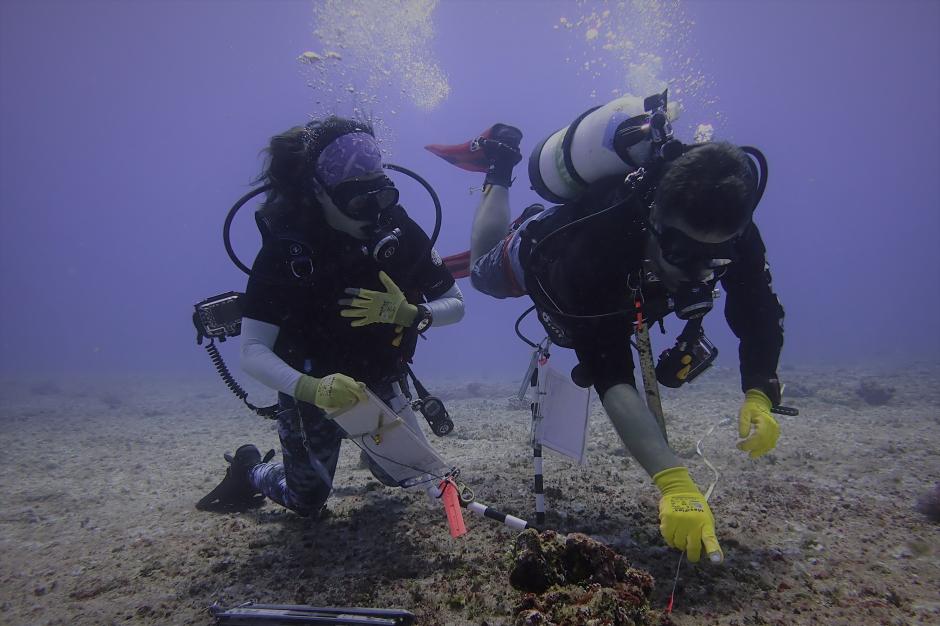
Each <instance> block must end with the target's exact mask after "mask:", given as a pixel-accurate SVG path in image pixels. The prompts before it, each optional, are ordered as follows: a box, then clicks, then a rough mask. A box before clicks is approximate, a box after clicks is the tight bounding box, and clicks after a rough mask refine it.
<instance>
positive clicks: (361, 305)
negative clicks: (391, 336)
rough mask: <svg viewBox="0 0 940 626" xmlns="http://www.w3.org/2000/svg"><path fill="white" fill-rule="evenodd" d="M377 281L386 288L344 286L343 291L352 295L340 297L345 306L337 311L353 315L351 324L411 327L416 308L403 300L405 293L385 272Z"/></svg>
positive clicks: (345, 315)
mask: <svg viewBox="0 0 940 626" xmlns="http://www.w3.org/2000/svg"><path fill="white" fill-rule="evenodd" d="M379 280H381V281H382V284H383V285H385V291H372V290H371V289H356V288H353V287H350V288H349V289H347V290H346V293H348V294H349V295H351V296H355V298H352V299H349V298H347V299H344V300H340V301H339V303H340V304H341V305H342V306H345V307H348V308H345V309H343V310H342V311H340V312H339V314H340V315H342V316H343V317H352V318H354V319H353V321H352V324H351V325H352V326H365V325H366V324H380V323H381V324H397V325H398V326H406V327H407V326H411V324H412V323H413V322H414V321H415V317H417V315H418V307H416V306H415V305H413V304H411V303H410V302H408V300H406V299H405V294H403V293H402V291H401V289H399V288H398V285H396V284H395V282H394V281H393V280H392V279H391V278H389V277H388V274H386V273H385V272H379Z"/></svg>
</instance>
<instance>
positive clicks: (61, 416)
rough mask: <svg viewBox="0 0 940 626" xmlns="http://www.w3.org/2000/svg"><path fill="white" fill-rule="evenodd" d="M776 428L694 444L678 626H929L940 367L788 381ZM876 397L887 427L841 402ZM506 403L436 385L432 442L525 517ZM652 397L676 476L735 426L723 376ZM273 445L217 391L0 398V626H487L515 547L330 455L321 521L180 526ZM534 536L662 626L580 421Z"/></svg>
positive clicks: (639, 521)
mask: <svg viewBox="0 0 940 626" xmlns="http://www.w3.org/2000/svg"><path fill="white" fill-rule="evenodd" d="M783 374H784V375H785V379H786V380H787V381H788V382H789V383H790V384H791V390H792V391H793V392H794V395H799V396H802V397H793V396H792V395H791V396H790V397H789V398H787V400H788V403H790V404H794V405H796V406H798V407H799V408H800V409H801V411H802V412H801V414H800V415H799V416H798V417H781V418H780V422H781V427H782V437H781V440H780V444H779V446H778V449H777V450H776V451H775V452H773V453H772V454H770V455H768V456H767V457H765V458H763V459H760V460H758V461H751V460H749V459H747V458H746V456H745V455H744V454H743V453H741V452H738V451H737V450H736V449H735V448H734V442H735V432H734V431H735V428H736V426H735V424H728V425H726V426H724V427H723V428H722V429H721V430H720V431H716V432H715V433H713V434H712V435H711V436H710V437H709V438H708V439H707V440H706V442H705V446H706V452H707V455H708V457H709V458H710V460H712V462H713V463H714V464H715V465H716V466H718V467H719V468H720V469H721V470H722V471H723V476H722V479H721V481H720V482H719V484H718V487H717V489H716V491H715V495H714V497H713V498H712V501H711V505H712V509H713V510H714V512H715V516H716V519H717V531H718V536H719V539H720V540H721V542H722V545H723V547H724V550H725V554H726V560H725V562H724V563H723V564H722V565H720V566H712V565H699V566H690V565H688V564H685V565H684V566H683V568H682V570H681V578H680V585H679V593H678V596H677V599H676V605H675V610H674V612H673V614H672V619H673V621H674V622H675V623H676V624H682V625H688V624H727V625H745V624H940V591H938V590H940V526H938V525H937V524H936V523H935V522H931V521H929V520H928V519H927V518H926V517H925V516H924V515H923V514H921V513H920V512H918V511H917V510H916V509H915V502H916V500H917V498H918V497H919V496H921V495H922V494H924V493H925V492H927V491H928V490H929V489H932V488H933V486H934V485H935V483H936V482H937V481H938V480H940V445H938V444H940V387H938V385H937V383H936V381H937V380H940V367H937V366H933V365H916V366H912V367H908V368H905V370H904V371H896V372H894V373H891V372H885V371H878V370H874V369H871V370H864V369H861V368H859V369H821V368H815V369H813V368H806V369H793V368H790V369H789V370H786V371H784V372H783ZM868 376H878V377H880V379H881V380H882V382H883V383H885V384H887V385H891V386H893V387H895V388H896V389H897V395H896V396H895V397H894V399H893V400H891V401H890V402H889V403H888V404H887V405H885V406H877V407H876V406H869V405H868V404H866V403H865V402H863V401H862V400H861V399H860V398H858V397H857V395H856V394H855V389H856V388H857V387H858V385H859V383H860V381H861V380H862V379H863V378H865V377H868ZM515 388H516V385H515V384H508V383H504V384H498V383H495V382H493V381H457V382H454V381H452V382H449V383H447V384H445V385H441V384H439V385H435V386H434V389H432V391H436V392H437V393H438V394H439V395H441V396H443V397H445V398H448V399H449V401H448V407H449V409H450V411H451V414H452V415H453V417H454V420H455V422H456V423H457V428H456V431H455V433H453V434H452V435H450V436H448V437H446V438H443V439H439V438H436V437H433V436H432V437H431V439H432V440H433V442H434V443H435V444H436V445H437V446H438V447H439V449H440V450H441V452H442V453H443V454H444V455H446V456H447V457H449V458H451V459H453V461H454V462H455V463H456V464H458V465H459V466H460V467H461V468H462V471H463V478H464V479H465V480H466V482H467V483H468V484H470V485H471V486H472V487H473V488H474V489H475V491H476V494H477V498H478V499H479V500H480V501H482V502H485V503H487V504H490V505H492V506H494V507H496V508H499V509H501V510H504V511H507V512H511V513H515V514H518V515H520V516H522V517H531V516H532V510H533V506H534V504H533V498H532V495H531V491H530V486H531V473H532V465H531V450H530V448H529V447H528V433H529V425H530V416H529V413H528V411H527V410H525V409H520V408H514V407H513V405H512V404H511V403H510V402H509V401H508V398H509V397H510V396H511V395H512V394H513V392H514V391H515ZM668 391H669V393H668V394H667V395H666V397H665V405H666V410H667V419H668V424H669V428H670V432H671V441H672V443H673V445H674V447H675V448H676V449H677V451H678V452H680V454H682V455H684V456H687V457H689V463H690V465H691V467H692V468H693V476H694V477H695V478H696V479H697V480H698V481H699V482H700V484H702V485H703V488H704V485H705V484H707V482H708V480H709V477H710V472H709V471H708V470H707V468H705V467H704V466H703V465H702V463H701V462H700V461H698V460H697V459H696V458H694V454H693V446H694V441H695V440H696V439H698V438H699V437H700V436H701V435H702V434H704V433H705V432H706V431H707V430H708V428H709V427H710V426H711V425H712V424H714V423H716V422H717V421H719V420H720V419H721V418H722V417H724V416H727V415H731V414H736V410H737V407H738V403H739V402H740V399H741V393H740V391H739V389H738V382H737V374H736V372H733V371H731V370H729V369H727V368H724V369H721V368H714V369H713V370H712V371H711V372H709V373H707V374H706V375H705V376H703V377H702V378H700V379H699V380H697V381H696V382H695V383H694V384H692V385H687V386H686V387H685V388H684V389H682V390H679V391H671V390H668ZM244 442H254V443H256V444H257V445H258V446H259V447H261V448H262V449H266V448H268V447H276V446H277V435H276V433H275V431H274V430H273V428H272V423H271V422H268V421H265V420H263V419H261V418H257V417H255V416H253V415H252V414H250V413H248V412H247V411H246V410H244V408H243V407H242V405H241V404H240V403H239V401H238V400H237V399H235V398H234V396H232V395H231V394H230V393H229V392H228V390H227V389H225V387H224V386H223V384H222V383H221V381H218V379H213V378H211V377H210V376H208V375H207V376H206V377H198V378H196V379H193V378H190V379H189V380H180V379H171V378H154V377H143V376H140V377H136V378H135V377H125V378H120V379H117V378H115V379H112V380H106V379H101V378H97V379H87V380H76V379H59V380H58V382H57V383H52V382H50V381H47V380H44V379H30V380H11V379H6V380H4V381H2V384H0V459H2V462H0V465H2V473H0V503H2V504H0V507H2V512H0V623H2V624H37V625H38V624H112V623H138V624H210V623H211V619H210V617H209V615H208V614H207V613H206V610H205V609H206V607H207V606H209V605H210V604H212V603H213V602H216V601H217V602H220V603H221V604H223V605H226V606H228V605H234V604H236V603H240V602H243V601H246V600H250V599H253V600H256V601H260V602H270V603H308V604H314V605H346V606H349V605H359V606H376V607H398V608H405V609H409V610H411V611H413V612H414V613H415V614H416V615H417V616H418V623H419V624H491V625H492V624H509V623H511V621H512V616H511V609H512V607H513V605H514V603H515V602H516V600H517V599H518V597H519V595H520V594H519V592H517V591H515V590H513V589H512V588H511V587H510V586H509V584H508V576H507V571H506V568H505V564H504V560H503V555H504V554H505V552H506V549H507V547H508V546H509V544H510V543H511V541H512V538H513V537H514V536H515V532H514V531H512V530H510V529H508V528H506V527H504V526H502V525H499V524H497V523H495V522H492V521H490V520H485V519H481V518H478V517H473V516H470V515H469V514H468V515H467V517H466V521H467V526H468V528H469V529H470V532H469V534H468V535H467V536H465V537H463V538H460V539H457V540H454V539H451V538H450V536H449V534H448V532H447V526H446V522H445V518H444V514H443V512H442V510H441V508H440V505H439V504H438V503H432V502H431V501H430V500H429V499H428V498H427V497H426V496H425V495H424V494H423V492H404V491H402V490H397V489H389V488H385V487H383V486H381V485H380V484H379V483H378V482H377V481H375V480H374V479H373V478H372V477H371V475H370V474H369V472H368V471H367V470H364V469H360V468H359V459H358V450H357V449H356V448H355V447H354V446H352V445H351V444H350V443H348V442H347V443H346V444H345V445H344V449H343V455H342V458H341V460H340V468H339V470H338V472H337V479H336V483H335V486H336V491H335V493H334V495H333V496H332V497H331V498H330V500H329V503H328V509H329V514H328V515H327V516H325V517H324V518H322V519H319V520H310V519H303V518H300V517H298V516H296V515H294V514H293V513H290V512H287V511H285V510H283V509H282V508H280V507H279V506H276V505H274V504H272V503H270V502H268V503H267V504H266V505H265V506H264V507H262V508H260V509H258V510H254V511H250V512H247V513H243V514H210V513H202V512H198V511H196V510H195V509H194V508H193V504H194V502H195V501H196V500H197V499H198V498H199V497H200V496H202V495H203V494H204V493H205V492H206V491H207V490H208V489H210V488H211V487H212V486H213V485H214V484H215V483H216V482H217V481H218V480H219V478H220V477H221V475H222V473H223V471H224V461H223V460H222V452H224V451H226V450H228V451H231V450H233V449H234V448H235V447H236V446H237V445H239V444H241V443H244ZM546 454H547V457H546V461H545V480H546V489H547V493H548V507H549V511H550V513H549V516H548V524H549V525H550V526H552V527H554V528H556V529H559V530H561V531H564V532H570V531H580V532H585V533H588V534H590V535H591V536H593V537H595V538H597V539H600V540H603V541H605V542H607V543H608V544H609V545H611V546H612V547H614V548H615V549H616V550H617V551H618V552H620V553H621V554H623V555H624V556H626V557H627V558H628V559H629V560H630V561H631V562H632V563H633V564H634V565H635V566H636V567H640V568H643V569H647V570H648V571H650V572H651V573H652V574H653V575H654V576H655V578H656V581H657V582H656V588H655V590H654V594H653V597H652V600H651V605H652V607H653V608H654V609H660V610H661V609H663V607H664V606H665V604H666V602H667V599H668V596H669V593H670V590H671V587H672V576H673V572H674V568H675V565H676V557H677V554H678V553H677V552H675V551H672V550H669V549H668V548H666V547H664V545H663V542H662V540H661V538H660V536H659V532H658V528H657V526H658V518H657V502H658V493H657V491H656V490H655V488H654V487H653V486H652V485H651V483H650V480H649V478H648V477H647V476H646V474H645V473H644V472H643V471H642V469H641V468H640V467H639V466H638V465H637V464H636V463H635V462H633V461H631V460H630V459H629V458H628V456H627V455H626V454H625V452H624V451H623V447H622V446H621V444H620V442H619V440H618V439H617V437H616V436H615V434H614V431H613V429H612V427H611V426H610V425H609V423H608V421H607V419H606V417H605V416H604V414H603V413H602V410H601V407H600V404H599V403H597V402H595V404H594V407H593V413H592V417H591V422H590V440H589V445H588V463H587V465H585V466H581V467H579V466H577V465H574V464H572V463H571V462H570V461H568V460H566V459H565V458H564V457H561V456H560V455H557V454H553V453H551V452H548V453H546Z"/></svg>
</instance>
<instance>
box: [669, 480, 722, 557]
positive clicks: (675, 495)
mask: <svg viewBox="0 0 940 626" xmlns="http://www.w3.org/2000/svg"><path fill="white" fill-rule="evenodd" d="M653 482H654V483H656V486H657V487H659V490H660V491H661V492H662V494H663V497H662V498H661V499H660V501H659V532H661V533H662V535H663V539H665V540H666V543H668V544H669V545H670V547H673V548H676V549H678V550H682V551H683V552H685V553H686V555H687V556H688V557H689V561H691V562H692V563H696V562H698V560H699V558H700V557H701V556H702V544H704V545H705V553H706V554H707V555H708V558H709V559H710V560H711V561H712V562H714V563H719V562H721V560H722V558H724V555H723V554H722V552H721V546H720V545H718V538H717V537H716V536H715V518H714V517H712V511H711V509H709V508H708V502H706V501H705V496H703V495H702V492H701V491H699V490H698V487H696V486H695V483H693V482H692V479H691V478H690V477H689V470H687V469H686V468H684V467H671V468H669V469H665V470H663V471H661V472H659V473H658V474H656V475H655V476H653Z"/></svg>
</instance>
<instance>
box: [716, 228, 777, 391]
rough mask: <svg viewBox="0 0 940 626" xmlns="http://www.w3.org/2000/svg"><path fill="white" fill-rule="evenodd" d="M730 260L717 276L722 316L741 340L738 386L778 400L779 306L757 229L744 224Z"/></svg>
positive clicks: (762, 243) (764, 250) (764, 249)
mask: <svg viewBox="0 0 940 626" xmlns="http://www.w3.org/2000/svg"><path fill="white" fill-rule="evenodd" d="M735 251H736V254H737V258H735V260H734V263H732V264H731V265H730V267H729V269H728V271H727V272H726V273H725V274H724V276H722V278H721V285H722V287H724V289H725V291H726V292H727V301H726V303H725V318H726V319H727V320H728V325H729V326H730V327H731V330H732V331H733V332H734V334H735V335H736V336H737V337H738V339H740V340H741V343H740V346H739V350H738V351H739V357H740V361H741V388H742V390H744V391H746V390H748V389H753V388H757V389H760V390H762V391H764V393H766V394H767V395H768V396H769V397H770V398H771V400H773V401H774V402H775V403H777V402H779V401H780V399H779V387H778V384H777V362H778V360H779V359H780V350H781V348H782V347H783V315H784V314H783V307H782V306H781V304H780V301H779V300H778V299H777V295H776V294H775V293H774V291H773V286H772V284H771V276H770V266H769V265H768V263H767V258H766V254H767V251H766V248H765V247H764V242H763V241H762V240H761V236H760V231H759V230H758V229H757V226H756V225H755V224H753V223H752V224H751V225H750V226H748V228H747V230H746V231H745V232H744V234H743V235H742V237H741V239H740V240H739V241H738V242H737V244H736V250H735Z"/></svg>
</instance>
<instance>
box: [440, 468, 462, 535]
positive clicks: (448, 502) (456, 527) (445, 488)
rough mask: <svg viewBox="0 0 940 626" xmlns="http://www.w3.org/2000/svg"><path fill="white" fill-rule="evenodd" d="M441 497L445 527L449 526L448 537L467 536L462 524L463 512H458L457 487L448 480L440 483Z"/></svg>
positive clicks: (458, 498)
mask: <svg viewBox="0 0 940 626" xmlns="http://www.w3.org/2000/svg"><path fill="white" fill-rule="evenodd" d="M439 487H440V488H441V497H442V498H443V499H444V511H446V512H447V525H448V526H450V536H451V537H453V538H455V539H456V538H457V537H460V536H462V535H465V534H467V527H466V526H464V523H463V511H461V510H460V495H459V494H458V492H457V485H456V484H454V481H453V480H451V479H450V478H446V479H444V480H443V481H441V484H440V485H439Z"/></svg>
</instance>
